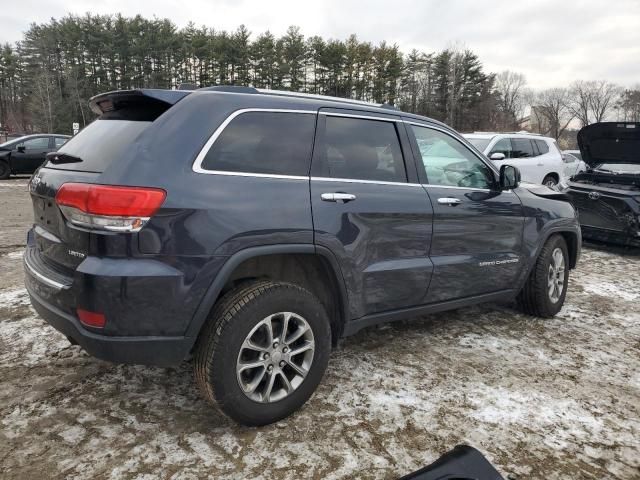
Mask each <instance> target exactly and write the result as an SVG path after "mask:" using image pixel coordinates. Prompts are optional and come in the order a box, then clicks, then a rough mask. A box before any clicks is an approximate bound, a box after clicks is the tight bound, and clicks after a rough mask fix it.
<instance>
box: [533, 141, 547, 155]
mask: <svg viewBox="0 0 640 480" xmlns="http://www.w3.org/2000/svg"><path fill="white" fill-rule="evenodd" d="M534 142H536V147H538V152H540V155H544V154H545V153H549V145H547V142H545V141H544V140H534Z"/></svg>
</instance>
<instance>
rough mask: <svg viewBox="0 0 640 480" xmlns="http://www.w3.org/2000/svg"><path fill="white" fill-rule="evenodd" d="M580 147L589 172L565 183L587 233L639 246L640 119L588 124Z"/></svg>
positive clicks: (609, 240) (564, 185)
mask: <svg viewBox="0 0 640 480" xmlns="http://www.w3.org/2000/svg"><path fill="white" fill-rule="evenodd" d="M578 146H579V147H580V152H582V158H583V160H584V162H585V163H586V164H587V167H588V168H587V171H586V172H582V173H579V174H577V175H575V176H573V177H572V178H571V179H570V180H569V181H567V182H565V183H563V184H562V185H561V188H562V190H563V191H564V192H566V193H567V194H568V195H570V197H571V199H572V201H573V203H574V205H575V206H576V208H577V209H578V210H579V212H580V225H581V226H582V232H583V234H584V236H585V237H587V238H592V239H596V240H603V241H608V242H612V243H618V244H623V245H635V246H640V222H639V220H640V124H639V123H625V122H602V123H594V124H592V125H588V126H586V127H584V128H583V129H581V130H580V131H579V132H578Z"/></svg>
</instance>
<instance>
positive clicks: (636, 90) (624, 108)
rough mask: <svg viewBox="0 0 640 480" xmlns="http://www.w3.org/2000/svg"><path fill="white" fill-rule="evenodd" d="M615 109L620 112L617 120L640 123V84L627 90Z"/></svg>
mask: <svg viewBox="0 0 640 480" xmlns="http://www.w3.org/2000/svg"><path fill="white" fill-rule="evenodd" d="M613 108H615V109H616V110H618V116H617V118H616V120H624V121H625V122H627V121H629V122H640V84H638V85H636V86H634V87H633V88H629V89H626V90H625V91H624V92H623V93H622V95H621V96H620V99H619V100H618V103H617V105H616V106H614V107H613Z"/></svg>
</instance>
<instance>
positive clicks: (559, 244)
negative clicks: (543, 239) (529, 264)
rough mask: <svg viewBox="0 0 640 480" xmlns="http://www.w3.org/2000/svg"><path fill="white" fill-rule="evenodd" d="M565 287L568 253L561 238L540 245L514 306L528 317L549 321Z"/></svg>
mask: <svg viewBox="0 0 640 480" xmlns="http://www.w3.org/2000/svg"><path fill="white" fill-rule="evenodd" d="M568 285H569V251H568V249H567V243H566V242H565V240H564V238H563V237H562V236H561V235H553V236H552V237H550V238H549V239H548V240H547V243H545V244H544V246H543V247H542V250H541V251H540V254H539V255H538V259H537V260H536V264H535V265H534V267H533V270H532V271H531V273H530V275H529V278H528V279H527V281H526V283H525V285H524V287H523V288H522V291H521V292H520V294H519V295H518V305H519V306H520V308H521V309H522V310H523V311H524V312H525V313H528V314H529V315H535V316H536V317H544V318H550V317H553V316H554V315H556V314H557V313H558V312H559V311H560V309H561V308H562V305H563V304H564V299H565V296H566V294H567V287H568Z"/></svg>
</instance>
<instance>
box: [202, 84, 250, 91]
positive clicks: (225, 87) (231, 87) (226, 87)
mask: <svg viewBox="0 0 640 480" xmlns="http://www.w3.org/2000/svg"><path fill="white" fill-rule="evenodd" d="M198 90H204V91H206V92H227V93H260V92H259V91H258V89H257V88H253V87H245V86H243V85H215V86H213V87H203V88H199V89H198Z"/></svg>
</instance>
